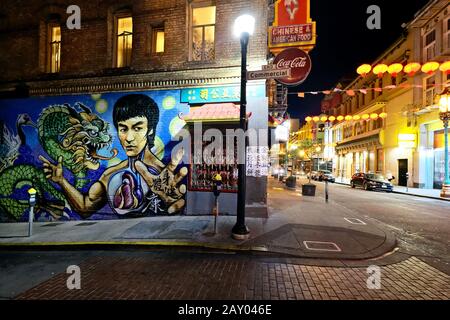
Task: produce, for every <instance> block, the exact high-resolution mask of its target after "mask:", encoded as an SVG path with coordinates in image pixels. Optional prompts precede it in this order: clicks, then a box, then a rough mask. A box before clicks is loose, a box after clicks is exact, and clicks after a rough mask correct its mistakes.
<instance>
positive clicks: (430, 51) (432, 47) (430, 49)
mask: <svg viewBox="0 0 450 320" xmlns="http://www.w3.org/2000/svg"><path fill="white" fill-rule="evenodd" d="M435 54H436V31H435V30H433V31H431V32H429V33H428V34H427V35H426V36H425V48H424V52H423V56H424V60H425V61H430V60H432V59H433V58H434V56H435Z"/></svg>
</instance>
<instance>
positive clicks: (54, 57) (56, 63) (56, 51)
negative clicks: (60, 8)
mask: <svg viewBox="0 0 450 320" xmlns="http://www.w3.org/2000/svg"><path fill="white" fill-rule="evenodd" d="M47 52H48V56H47V72H49V73H57V72H59V69H60V66H61V27H60V26H59V25H49V27H48V51H47Z"/></svg>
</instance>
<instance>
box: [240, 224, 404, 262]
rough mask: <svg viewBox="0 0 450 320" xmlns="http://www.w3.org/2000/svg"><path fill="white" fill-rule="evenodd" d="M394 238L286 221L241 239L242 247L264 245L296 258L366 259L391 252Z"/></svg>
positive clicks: (394, 241)
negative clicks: (275, 227)
mask: <svg viewBox="0 0 450 320" xmlns="http://www.w3.org/2000/svg"><path fill="white" fill-rule="evenodd" d="M396 244H397V242H396V239H395V237H394V236H393V235H392V234H390V233H386V234H384V233H383V234H381V233H380V232H378V233H377V234H374V233H370V232H364V231H359V230H355V229H349V228H343V227H333V226H319V225H304V224H286V225H284V226H282V227H279V228H277V229H274V230H272V231H269V232H267V233H264V234H263V235H261V236H259V237H256V238H254V239H252V240H249V241H247V242H245V246H247V247H252V246H264V247H265V248H266V249H267V251H268V252H272V253H280V254H285V255H288V256H295V257H299V258H322V259H334V260H341V259H342V260H346V259H349V260H367V259H371V258H377V257H381V256H383V255H386V254H389V253H391V252H393V250H394V249H395V247H396Z"/></svg>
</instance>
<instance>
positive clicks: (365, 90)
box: [289, 82, 450, 98]
mask: <svg viewBox="0 0 450 320" xmlns="http://www.w3.org/2000/svg"><path fill="white" fill-rule="evenodd" d="M423 87H424V86H423V85H421V84H409V83H402V84H399V85H388V86H385V87H382V88H379V87H378V88H362V89H356V88H352V89H345V90H343V89H339V88H334V89H333V90H323V91H307V92H292V93H291V92H289V94H296V95H297V96H298V97H299V98H304V97H305V94H313V95H316V94H319V93H323V94H325V95H329V94H331V93H332V92H345V93H346V94H347V95H348V96H354V95H355V93H356V92H361V93H362V94H367V93H368V92H369V91H375V92H382V91H383V90H392V89H396V88H423ZM426 87H427V88H431V87H435V88H439V87H444V88H445V87H450V83H448V82H447V83H442V84H441V83H435V84H430V85H427V86H426Z"/></svg>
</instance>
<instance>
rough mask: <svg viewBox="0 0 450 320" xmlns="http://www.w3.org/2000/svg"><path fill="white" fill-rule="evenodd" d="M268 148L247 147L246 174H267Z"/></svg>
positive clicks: (264, 175)
mask: <svg viewBox="0 0 450 320" xmlns="http://www.w3.org/2000/svg"><path fill="white" fill-rule="evenodd" d="M268 170H269V148H268V147H247V170H246V171H247V172H246V174H247V176H250V177H266V176H268V174H269V171H268Z"/></svg>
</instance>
